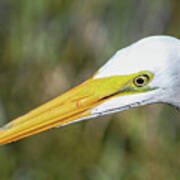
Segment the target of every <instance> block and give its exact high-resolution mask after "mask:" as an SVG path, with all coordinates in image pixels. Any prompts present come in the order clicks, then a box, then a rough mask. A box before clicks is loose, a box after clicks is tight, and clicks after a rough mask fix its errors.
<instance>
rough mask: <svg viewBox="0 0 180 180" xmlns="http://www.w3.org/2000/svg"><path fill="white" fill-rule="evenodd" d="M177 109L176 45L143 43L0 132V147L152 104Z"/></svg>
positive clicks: (159, 40) (179, 72)
mask: <svg viewBox="0 0 180 180" xmlns="http://www.w3.org/2000/svg"><path fill="white" fill-rule="evenodd" d="M159 102H160V103H168V104H171V105H174V106H176V107H178V108H180V40H178V39H176V38H173V37H170V36H152V37H147V38H144V39H142V40H140V41H138V42H136V43H134V44H132V45H130V46H129V47H127V48H124V49H122V50H119V51H118V52H117V53H116V54H115V55H114V56H113V57H112V58H111V59H110V60H109V61H108V62H107V63H106V64H105V65H104V66H103V67H102V68H100V70H99V71H97V72H96V73H95V74H94V76H92V77H91V78H90V79H89V80H87V81H86V82H84V83H83V84H81V85H79V86H77V87H75V88H74V89H72V90H70V91H68V92H66V93H65V94H63V95H61V96H59V97H57V98H55V99H54V100H52V101H50V102H48V103H46V104H44V105H42V106H40V107H38V108H36V109H35V110H33V111H31V112H29V113H27V114H25V115H23V116H21V117H19V118H17V119H15V120H13V121H11V122H10V123H8V124H7V125H5V126H3V127H1V128H0V144H1V145H2V144H6V143H9V142H12V141H16V140H18V139H21V138H24V137H26V136H30V135H32V134H35V133H39V132H41V131H44V130H47V129H50V128H53V127H59V126H64V125H67V124H70V123H74V122H77V121H81V120H85V119H90V118H94V117H97V116H102V115H105V114H110V113H114V112H119V111H122V110H126V109H129V108H132V107H137V106H143V105H147V104H152V103H159Z"/></svg>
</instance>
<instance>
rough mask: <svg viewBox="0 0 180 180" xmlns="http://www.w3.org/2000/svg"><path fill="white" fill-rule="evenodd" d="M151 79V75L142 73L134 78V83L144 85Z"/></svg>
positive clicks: (138, 85) (137, 85)
mask: <svg viewBox="0 0 180 180" xmlns="http://www.w3.org/2000/svg"><path fill="white" fill-rule="evenodd" d="M149 81H150V77H149V75H148V74H142V75H139V76H137V77H136V78H135V79H134V85H135V86H136V87H143V86H145V85H147V84H148V83H149Z"/></svg>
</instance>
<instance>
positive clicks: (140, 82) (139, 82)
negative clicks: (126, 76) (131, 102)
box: [136, 78, 144, 84]
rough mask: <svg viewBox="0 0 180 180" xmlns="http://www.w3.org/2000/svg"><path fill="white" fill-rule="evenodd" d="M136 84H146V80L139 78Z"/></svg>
mask: <svg viewBox="0 0 180 180" xmlns="http://www.w3.org/2000/svg"><path fill="white" fill-rule="evenodd" d="M136 82H137V83H138V84H144V79H143V78H138V79H137V80H136Z"/></svg>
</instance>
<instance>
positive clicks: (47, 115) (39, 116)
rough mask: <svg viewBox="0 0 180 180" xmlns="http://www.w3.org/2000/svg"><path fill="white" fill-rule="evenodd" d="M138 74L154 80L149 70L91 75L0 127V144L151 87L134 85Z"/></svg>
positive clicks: (86, 113) (58, 123)
mask: <svg viewBox="0 0 180 180" xmlns="http://www.w3.org/2000/svg"><path fill="white" fill-rule="evenodd" d="M141 74H147V75H148V77H149V82H150V81H151V80H152V79H153V74H152V73H150V72H148V71H142V72H138V73H135V74H130V75H120V76H112V77H105V78H99V79H93V78H91V79H89V80H87V81H86V82H84V83H82V84H81V85H79V86H77V87H75V88H73V89H72V90H69V91H68V92H66V93H64V94H63V95H61V96H59V97H57V98H55V99H53V100H51V101H50V102H48V103H45V104H44V105H42V106H40V107H38V108H36V109H34V110H32V111H30V112H29V113H27V114H25V115H23V116H21V117H19V118H17V119H15V120H13V121H11V122H10V123H8V124H7V125H5V126H4V127H2V128H0V144H7V143H9V142H12V141H16V140H18V139H22V138H24V137H27V136H30V135H32V134H36V133H39V132H42V131H45V130H47V129H50V128H53V127H56V126H62V125H65V124H67V123H70V122H73V121H75V120H77V119H81V118H85V117H88V116H90V115H91V114H92V112H91V110H92V108H93V107H96V106H98V105H100V104H102V103H103V102H105V101H108V100H109V99H110V98H113V97H115V96H123V95H128V94H134V93H141V92H145V91H150V90H152V89H151V88H150V87H148V86H147V84H146V86H144V87H137V86H136V85H135V84H134V78H136V77H137V76H139V75H141ZM149 82H148V83H149Z"/></svg>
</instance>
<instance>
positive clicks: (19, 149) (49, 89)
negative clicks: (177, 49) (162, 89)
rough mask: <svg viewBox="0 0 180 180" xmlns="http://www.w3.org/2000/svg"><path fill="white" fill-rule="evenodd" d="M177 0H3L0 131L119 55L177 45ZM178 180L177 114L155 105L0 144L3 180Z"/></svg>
mask: <svg viewBox="0 0 180 180" xmlns="http://www.w3.org/2000/svg"><path fill="white" fill-rule="evenodd" d="M179 19H180V1H179V0H112V1H110V0H89V1H83V0H35V1H32V0H18V1H17V0H16V1H12V0H1V1H0V124H1V125H2V124H5V123H7V122H8V121H10V120H12V119H14V118H16V117H17V116H19V115H22V114H24V113H26V112H28V111H29V110H31V109H32V108H34V107H36V106H38V105H40V104H42V103H44V102H46V101H48V100H50V99H52V98H53V97H56V96H57V95H59V94H61V93H63V92H64V91H66V90H67V89H69V88H71V87H73V86H75V85H77V84H79V83H80V82H82V81H84V80H86V79H87V78H88V77H90V76H91V75H92V74H93V73H94V72H95V71H96V70H97V69H98V67H100V66H101V65H103V64H104V63H105V62H106V61H107V60H108V58H110V57H111V56H112V55H113V54H114V53H115V52H116V51H117V50H118V49H120V48H122V47H124V46H127V45H129V44H130V43H132V42H134V41H136V40H138V39H140V38H143V37H145V36H148V35H153V34H169V35H173V36H176V37H179V38H180V23H179ZM9 179H12V180H56V179H57V180H59V179H60V180H111V179H112V180H152V179H153V180H174V179H180V113H179V112H177V111H176V110H175V109H174V108H172V107H169V106H168V105H151V106H148V107H143V108H136V109H132V110H128V111H125V112H121V113H118V114H115V115H109V116H106V117H101V118H96V119H93V120H88V121H84V122H80V123H76V124H72V125H69V126H66V127H63V128H60V129H53V130H50V131H47V132H43V133H41V134H38V135H34V136H31V137H29V138H26V139H23V140H20V141H18V142H16V143H12V144H9V145H6V146H3V147H0V180H9Z"/></svg>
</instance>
